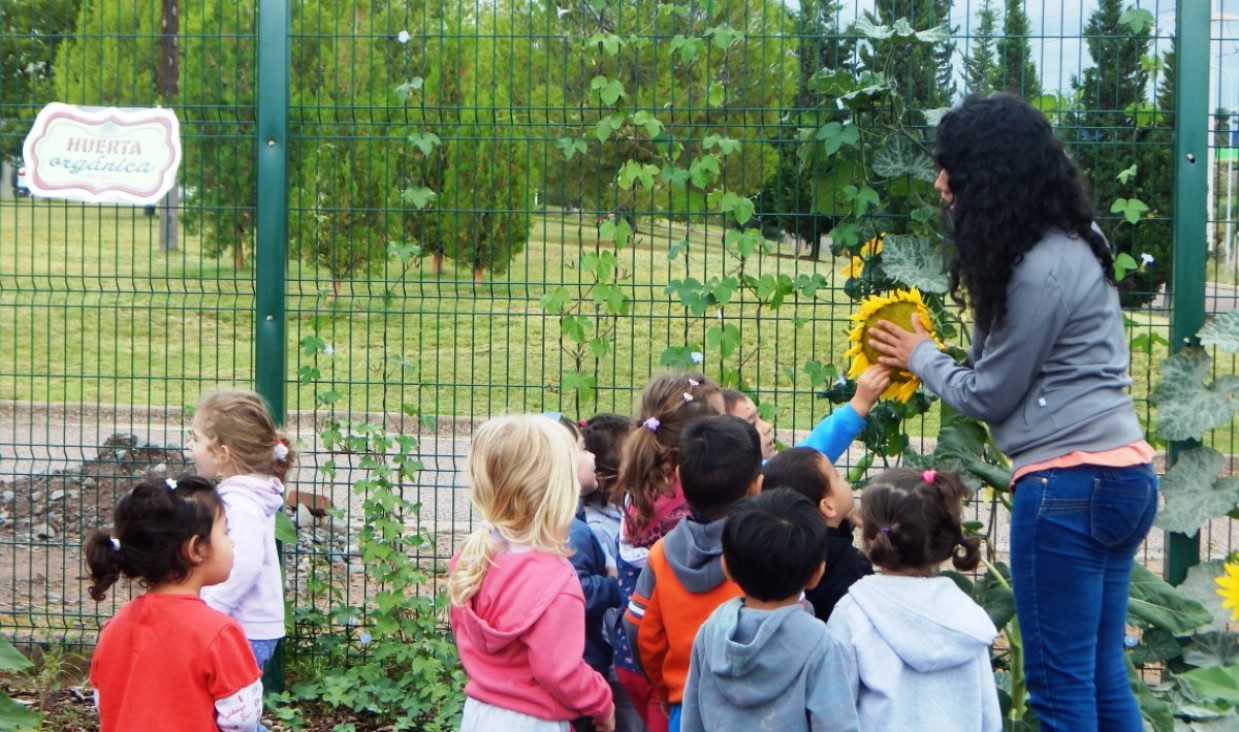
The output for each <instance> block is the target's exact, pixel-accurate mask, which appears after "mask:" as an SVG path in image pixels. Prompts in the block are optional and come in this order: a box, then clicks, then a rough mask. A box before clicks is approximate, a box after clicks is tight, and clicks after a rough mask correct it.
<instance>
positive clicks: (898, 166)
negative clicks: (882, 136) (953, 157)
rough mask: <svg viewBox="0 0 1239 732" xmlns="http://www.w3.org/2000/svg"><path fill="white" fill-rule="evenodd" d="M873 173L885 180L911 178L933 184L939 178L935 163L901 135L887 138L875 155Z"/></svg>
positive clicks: (918, 147) (917, 146)
mask: <svg viewBox="0 0 1239 732" xmlns="http://www.w3.org/2000/svg"><path fill="white" fill-rule="evenodd" d="M872 165H873V172H874V173H875V174H877V175H879V176H881V177H883V178H900V177H903V176H911V177H913V178H915V179H917V180H921V181H925V182H926V183H933V182H934V179H936V178H937V177H938V174H937V171H936V170H935V169H934V161H933V159H932V158H930V157H929V155H928V154H926V153H925V151H924V150H923V149H922V148H921V147H920V146H919V145H917V144H916V143H915V142H913V141H911V140H909V139H908V138H907V137H904V136H903V135H901V134H894V135H891V136H890V137H888V138H886V141H885V142H884V143H883V144H882V147H880V148H878V151H877V152H876V153H874V155H873V163H872Z"/></svg>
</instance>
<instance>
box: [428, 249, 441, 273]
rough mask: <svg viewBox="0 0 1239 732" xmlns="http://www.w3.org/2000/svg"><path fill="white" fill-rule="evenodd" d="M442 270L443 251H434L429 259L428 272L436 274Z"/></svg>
mask: <svg viewBox="0 0 1239 732" xmlns="http://www.w3.org/2000/svg"><path fill="white" fill-rule="evenodd" d="M442 272H443V252H435V253H434V256H433V257H431V259H430V274H433V275H437V274H442Z"/></svg>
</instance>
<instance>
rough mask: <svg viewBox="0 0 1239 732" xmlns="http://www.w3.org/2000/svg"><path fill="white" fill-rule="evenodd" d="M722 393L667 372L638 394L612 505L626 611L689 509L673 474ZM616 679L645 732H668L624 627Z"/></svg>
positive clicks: (702, 380) (703, 381) (698, 378)
mask: <svg viewBox="0 0 1239 732" xmlns="http://www.w3.org/2000/svg"><path fill="white" fill-rule="evenodd" d="M723 408H724V403H723V393H722V391H721V390H720V389H719V388H718V385H717V384H715V383H714V382H713V381H711V380H710V379H708V378H706V376H705V375H704V374H700V373H696V372H691V371H690V372H668V373H664V374H659V375H658V376H655V377H654V378H653V379H652V380H651V381H650V383H649V384H648V385H647V386H646V387H645V389H643V390H642V392H641V411H640V415H639V416H638V418H637V425H636V427H634V428H633V430H632V431H631V432H630V433H629V434H628V437H627V438H626V439H625V440H624V449H623V455H622V458H621V461H620V469H619V475H618V476H617V477H616V480H615V487H614V492H615V493H614V495H615V501H616V502H617V503H619V504H620V506H621V508H622V510H623V513H624V521H623V523H622V524H621V525H620V542H619V557H618V559H617V560H616V563H617V565H618V569H619V580H620V590H621V593H622V595H623V602H622V604H621V607H623V606H625V605H627V604H628V601H629V600H630V599H631V598H632V594H633V591H634V590H635V589H636V586H637V578H639V577H640V576H641V571H642V570H643V569H645V567H646V564H647V558H648V556H649V553H650V547H652V546H654V543H655V542H657V541H658V540H659V539H661V538H662V537H663V536H665V535H666V534H667V532H669V531H671V530H672V529H673V528H675V527H676V525H678V524H679V523H680V521H681V519H683V518H684V517H685V516H687V515H688V514H689V513H690V511H691V509H690V508H689V507H688V503H687V502H686V501H685V499H684V488H683V486H682V485H680V479H679V476H678V475H676V467H677V466H678V465H679V452H680V446H679V445H680V433H682V432H683V431H684V428H685V427H687V426H688V423H689V422H691V421H693V420H694V419H696V418H698V417H708V416H713V415H718V414H722V413H723ZM614 640H615V673H616V675H617V676H618V677H619V681H620V684H621V685H622V686H623V687H624V691H625V692H627V694H628V698H629V699H631V700H632V703H633V706H635V707H636V708H637V713H638V714H640V715H641V718H642V720H643V721H644V722H645V726H646V728H647V729H648V732H666V730H667V715H666V714H665V713H664V711H663V709H662V703H661V701H660V700H659V698H658V695H657V694H656V693H655V691H654V687H653V686H652V685H651V684H650V682H649V680H648V679H647V678H646V677H645V675H644V674H643V673H642V672H641V667H640V665H639V663H638V662H639V659H637V657H636V649H635V648H633V647H632V643H631V639H630V638H628V637H627V634H626V632H625V630H624V627H623V622H622V619H621V622H620V624H619V626H618V627H617V630H616V633H615V636H614Z"/></svg>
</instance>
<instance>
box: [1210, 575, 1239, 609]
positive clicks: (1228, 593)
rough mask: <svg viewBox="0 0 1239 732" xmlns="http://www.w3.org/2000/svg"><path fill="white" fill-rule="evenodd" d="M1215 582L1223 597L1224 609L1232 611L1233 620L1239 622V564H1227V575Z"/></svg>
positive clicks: (1218, 591)
mask: <svg viewBox="0 0 1239 732" xmlns="http://www.w3.org/2000/svg"><path fill="white" fill-rule="evenodd" d="M1214 581H1215V582H1217V586H1218V590H1217V593H1218V594H1219V595H1221V597H1222V607H1223V608H1224V609H1225V608H1229V609H1230V613H1231V620H1239V564H1236V563H1234V562H1227V563H1226V574H1224V575H1222V576H1221V577H1218V578H1217V579H1216V580H1214Z"/></svg>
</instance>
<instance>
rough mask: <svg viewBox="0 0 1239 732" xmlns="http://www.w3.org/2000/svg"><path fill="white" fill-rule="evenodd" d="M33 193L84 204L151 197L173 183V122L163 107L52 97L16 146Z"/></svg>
mask: <svg viewBox="0 0 1239 732" xmlns="http://www.w3.org/2000/svg"><path fill="white" fill-rule="evenodd" d="M22 155H23V157H24V158H25V160H26V185H27V186H28V187H29V188H30V192H31V193H33V194H35V195H36V196H46V197H50V198H67V199H70V200H73V201H87V202H90V203H129V204H137V205H143V204H151V203H158V202H159V200H160V199H162V198H163V196H164V194H165V193H167V192H168V191H170V190H171V189H172V186H173V185H175V183H176V171H177V168H178V167H180V165H181V128H180V124H179V123H178V122H177V120H176V114H175V113H173V111H172V110H171V109H118V108H116V107H107V108H101V107H76V106H73V105H70V104H61V103H60V102H52V103H51V104H48V105H47V106H46V107H44V108H43V109H42V110H41V111H40V112H39V116H38V117H37V118H36V119H35V121H34V128H33V129H32V130H30V134H29V135H27V136H26V144H25V146H24V147H23V148H22Z"/></svg>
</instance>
